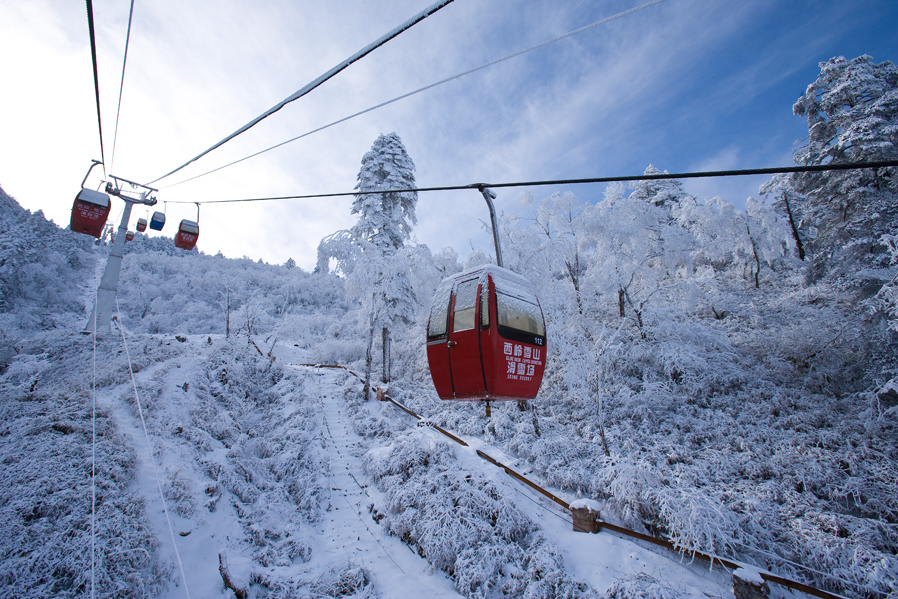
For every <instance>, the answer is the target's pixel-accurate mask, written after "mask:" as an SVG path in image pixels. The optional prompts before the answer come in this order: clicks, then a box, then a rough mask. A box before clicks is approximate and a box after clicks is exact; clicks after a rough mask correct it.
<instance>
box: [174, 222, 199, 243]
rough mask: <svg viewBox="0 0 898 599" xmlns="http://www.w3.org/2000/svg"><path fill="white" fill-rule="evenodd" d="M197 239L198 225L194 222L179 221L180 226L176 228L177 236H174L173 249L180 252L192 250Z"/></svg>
mask: <svg viewBox="0 0 898 599" xmlns="http://www.w3.org/2000/svg"><path fill="white" fill-rule="evenodd" d="M199 237H200V227H199V225H198V224H196V223H195V222H194V221H192V220H187V219H186V218H185V219H184V220H182V221H181V225H180V226H179V227H178V234H177V235H175V247H179V248H181V249H182V250H192V249H193V247H194V246H195V245H196V240H197V239H199Z"/></svg>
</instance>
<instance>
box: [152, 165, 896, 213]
mask: <svg viewBox="0 0 898 599" xmlns="http://www.w3.org/2000/svg"><path fill="white" fill-rule="evenodd" d="M895 166H898V160H885V161H881V162H850V163H844V164H812V165H806V166H775V167H768V168H750V169H742V170H729V171H699V172H687V173H657V174H651V175H625V176H614V177H593V178H589V179H552V180H546V181H518V182H512V183H470V184H468V185H446V186H442V187H411V188H407V189H384V190H380V191H358V190H356V191H343V192H339V193H318V194H308V195H292V196H272V197H266V198H241V199H235V200H209V201H208V202H194V201H186V200H185V201H178V200H169V201H168V202H167V203H168V204H232V203H236V202H271V201H278V200H307V199H313V198H339V197H349V196H362V195H376V194H385V193H408V192H418V193H421V192H425V191H459V190H463V189H485V188H492V189H495V188H498V187H540V186H544V185H583V184H586V183H615V182H618V181H657V180H661V179H701V178H710V177H741V176H747V175H776V174H783V173H814V172H828V171H846V170H857V169H864V168H885V167H895Z"/></svg>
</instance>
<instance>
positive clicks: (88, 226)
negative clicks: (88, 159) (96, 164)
mask: <svg viewBox="0 0 898 599" xmlns="http://www.w3.org/2000/svg"><path fill="white" fill-rule="evenodd" d="M88 172H89V171H88ZM86 178H87V177H85V179H86ZM110 208H112V203H111V202H110V201H109V196H108V195H107V194H105V193H103V192H101V191H94V190H93V189H86V188H82V189H81V191H79V192H78V195H77V196H75V202H74V203H73V204H72V219H71V221H70V223H69V228H71V229H72V231H77V232H78V233H85V234H86V235H92V236H94V237H100V235H102V234H103V225H105V224H106V219H107V218H109V210H110Z"/></svg>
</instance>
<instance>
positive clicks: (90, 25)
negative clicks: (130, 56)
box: [85, 0, 106, 179]
mask: <svg viewBox="0 0 898 599" xmlns="http://www.w3.org/2000/svg"><path fill="white" fill-rule="evenodd" d="M85 2H86V3H87V30H88V32H89V33H90V55H91V58H92V59H93V64H94V92H95V94H96V97H97V127H98V128H99V130H100V160H102V162H101V163H100V164H102V165H103V178H104V179H105V178H106V156H105V154H104V153H103V118H102V117H101V116H100V76H99V74H98V73H97V40H96V35H95V34H94V4H93V2H92V0H85Z"/></svg>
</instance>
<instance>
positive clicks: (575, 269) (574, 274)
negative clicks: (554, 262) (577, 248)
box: [564, 252, 583, 315]
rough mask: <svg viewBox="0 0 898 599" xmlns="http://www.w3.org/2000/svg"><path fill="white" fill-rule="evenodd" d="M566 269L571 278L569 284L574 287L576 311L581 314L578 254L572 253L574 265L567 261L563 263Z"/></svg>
mask: <svg viewBox="0 0 898 599" xmlns="http://www.w3.org/2000/svg"><path fill="white" fill-rule="evenodd" d="M564 265H565V266H566V267H567V274H568V275H569V276H570V277H571V283H572V284H573V285H574V292H575V293H576V294H577V310H578V311H579V312H580V314H581V315H582V314H583V303H582V302H581V301H580V254H579V253H577V252H575V253H574V264H573V266H572V265H571V263H570V262H568V261H567V260H565V261H564Z"/></svg>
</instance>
